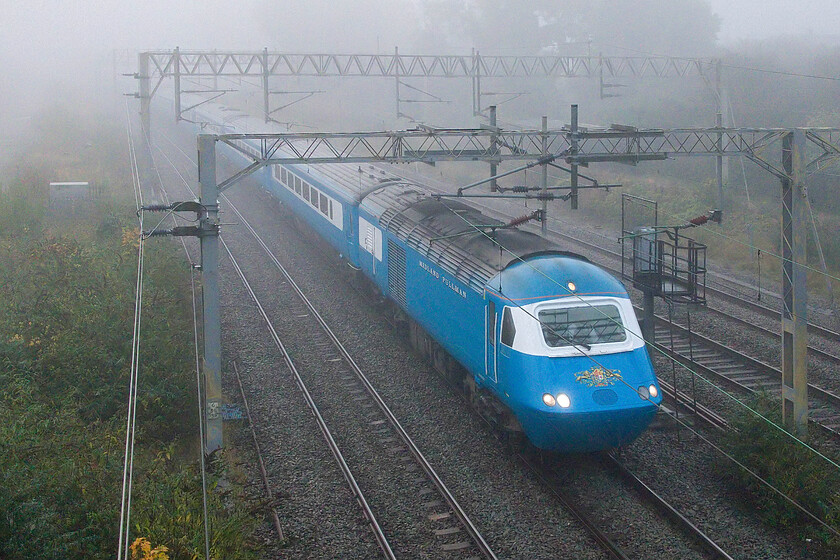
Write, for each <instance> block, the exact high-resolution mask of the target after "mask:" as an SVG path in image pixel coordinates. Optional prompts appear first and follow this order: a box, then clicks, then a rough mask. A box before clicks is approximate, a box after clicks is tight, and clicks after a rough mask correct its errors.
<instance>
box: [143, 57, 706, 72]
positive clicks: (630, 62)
mask: <svg viewBox="0 0 840 560" xmlns="http://www.w3.org/2000/svg"><path fill="white" fill-rule="evenodd" d="M144 54H148V56H149V60H150V62H151V65H152V72H153V75H154V74H156V75H158V76H172V75H174V74H175V72H176V66H178V67H179V68H178V71H179V72H180V74H181V75H182V76H190V77H204V76H237V77H248V76H251V77H262V76H263V75H264V74H265V73H266V72H267V73H268V75H270V76H322V77H329V76H378V77H391V78H397V77H399V78H421V77H434V78H471V77H474V76H476V75H480V76H481V77H484V78H516V77H531V76H545V77H559V78H577V77H583V78H593V77H598V76H600V75H602V72H603V75H604V76H607V77H611V78H627V77H635V78H644V77H657V78H668V77H686V76H709V77H711V75H712V72H713V71H714V69H715V66H716V64H717V60H716V59H710V58H679V57H665V56H635V57H624V56H485V55H481V54H479V53H475V54H472V55H415V54H398V53H394V54H306V53H283V52H272V51H256V52H219V51H183V50H182V51H177V52H176V51H175V50H172V51H148V52H147V53H144Z"/></svg>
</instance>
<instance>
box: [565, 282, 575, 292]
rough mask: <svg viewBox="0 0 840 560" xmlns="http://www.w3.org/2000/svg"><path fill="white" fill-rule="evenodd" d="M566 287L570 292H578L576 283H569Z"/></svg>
mask: <svg viewBox="0 0 840 560" xmlns="http://www.w3.org/2000/svg"><path fill="white" fill-rule="evenodd" d="M566 287H567V288H569V291H570V292H574V291H575V290H577V286H575V283H574V282H569V283H568V284H566Z"/></svg>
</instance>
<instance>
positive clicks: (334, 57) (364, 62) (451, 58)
mask: <svg viewBox="0 0 840 560" xmlns="http://www.w3.org/2000/svg"><path fill="white" fill-rule="evenodd" d="M273 76H277V77H296V76H313V77H377V78H393V79H395V81H396V92H397V116H398V117H399V116H402V115H401V113H400V108H399V102H400V98H399V87H400V83H401V82H400V81H401V80H403V79H406V78H422V77H427V78H468V79H470V81H471V87H472V104H473V113H474V114H475V115H478V114H481V113H482V111H483V107H482V102H481V97H482V91H481V80H482V79H485V78H526V77H534V78H536V77H544V78H590V79H591V78H599V79H600V80H601V85H602V89H603V87H604V80H605V79H611V78H672V77H680V78H685V77H692V76H693V77H701V78H703V79H705V80H706V81H707V82H709V83H710V84H714V85H713V87H715V88H716V91H717V92H719V91H720V60H719V59H713V58H686V57H669V56H601V55H598V56H561V55H542V56H487V55H482V54H480V53H479V52H477V51H474V52H473V53H472V54H470V55H418V54H401V53H400V52H399V50H398V49H396V48H395V49H394V53H393V54H327V53H286V52H279V51H269V50H268V49H267V48H266V49H263V50H262V51H197V50H181V49H180V48H176V49H174V50H160V51H146V52H142V53H140V54H139V55H138V71H137V75H136V77H137V79H139V80H140V98H141V109H140V113H141V116H142V120H143V126H144V129H145V130H148V128H147V127H148V125H149V104H150V103H151V99H152V97H154V95H155V93H156V92H157V90H158V88H159V87H160V85H161V84H162V83H163V81H164V80H165V79H166V78H169V77H171V78H173V80H174V83H175V105H176V107H175V112H176V116H175V118H176V120H180V119H181V118H182V117H181V115H182V109H181V106H180V105H181V93H182V90H181V87H180V81H181V79H182V78H202V77H237V78H258V79H259V80H260V81H261V85H262V90H263V91H262V93H263V116H264V118H265V120H266V122H269V121H270V120H272V119H271V115H272V114H273V113H274V110H272V109H271V104H270V94H271V93H272V92H271V91H270V89H269V78H270V77H273ZM153 80H155V82H154V85H153V86H152V81H153ZM223 91H224V90H218V89H217V88H214V89H208V90H204V93H223ZM192 93H197V92H192Z"/></svg>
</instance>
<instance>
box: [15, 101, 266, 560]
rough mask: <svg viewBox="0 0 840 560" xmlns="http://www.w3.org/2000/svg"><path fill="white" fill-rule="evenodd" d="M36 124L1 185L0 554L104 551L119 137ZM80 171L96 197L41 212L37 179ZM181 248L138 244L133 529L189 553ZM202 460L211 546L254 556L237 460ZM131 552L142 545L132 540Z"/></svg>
mask: <svg viewBox="0 0 840 560" xmlns="http://www.w3.org/2000/svg"><path fill="white" fill-rule="evenodd" d="M43 128H44V130H47V129H48V128H49V130H50V131H51V135H49V136H46V137H42V139H41V140H40V141H39V143H38V145H36V147H35V149H33V150H32V151H31V152H30V153H31V154H32V156H31V158H30V159H29V160H28V161H23V162H22V163H20V164H19V165H18V169H17V172H16V173H15V174H14V175H15V176H12V177H9V175H8V174H7V176H6V178H4V179H3V180H2V188H0V558H9V559H23V558H33V559H34V558H38V559H49V558H55V559H59V558H60V559H66V558H113V557H114V556H115V553H116V549H117V542H118V527H119V503H120V493H121V487H122V478H123V457H124V445H125V424H126V407H127V404H126V401H127V394H128V379H129V371H130V365H131V364H130V362H131V348H132V345H131V341H132V328H133V316H134V288H135V280H136V270H137V243H138V233H139V231H138V230H137V221H136V218H135V216H134V212H133V197H132V196H131V187H130V185H131V182H130V177H129V175H128V170H127V169H128V168H127V164H123V163H119V162H124V161H125V160H126V157H125V155H124V153H120V152H121V150H120V148H114V146H117V147H122V151H124V148H125V140H124V134H123V132H122V131H120V130H110V129H107V128H100V129H99V130H96V131H95V132H92V133H90V134H91V135H92V137H93V140H92V142H90V143H88V144H87V146H86V147H85V148H84V149H79V150H75V149H74V148H73V145H74V144H75V145H81V146H84V144H78V143H77V142H76V140H77V139H78V138H80V137H84V135H85V130H90V128H87V129H86V128H85V127H84V126H80V125H79V123H78V122H73V121H72V119H67V118H62V119H59V122H56V123H53V125H52V126H51V127H46V126H45V127H43ZM64 133H67V136H66V137H65V136H63V134H64ZM74 139H76V140H74ZM75 154H79V155H78V156H76V155H75ZM31 162H38V163H37V164H36V165H33V164H32V163H31ZM79 177H81V178H84V179H86V180H91V181H93V182H97V183H98V184H99V185H100V186H102V187H103V190H104V191H105V194H104V196H103V199H102V200H100V201H98V202H96V203H95V204H94V205H93V206H92V207H90V208H87V209H85V208H82V209H76V210H75V211H68V210H67V209H64V210H62V211H61V212H57V211H55V210H54V209H53V210H51V209H49V208H48V205H47V184H48V181H49V180H50V179H53V180H69V179H76V178H79ZM178 250H179V249H178V248H177V247H176V246H174V245H173V244H171V243H167V242H165V241H163V242H156V243H148V244H147V246H146V256H145V293H144V299H143V301H144V305H143V315H142V323H141V341H142V342H141V347H140V370H139V371H140V383H139V390H138V399H139V400H138V405H137V426H138V433H137V450H136V457H135V463H134V472H135V477H134V488H133V492H132V514H131V535H132V536H131V540H134V539H135V538H141V537H142V538H145V539H147V540H148V543H150V545H151V547H150V548H155V547H159V546H165V547H167V549H168V552H167V553H166V557H169V558H173V559H174V558H185V559H186V558H195V557H203V543H204V534H203V529H202V513H201V512H202V507H201V505H202V504H201V481H200V473H199V462H198V459H197V452H196V446H197V437H198V436H197V434H198V425H197V411H196V410H197V409H196V390H195V372H194V370H193V363H194V358H193V356H194V350H193V344H192V342H193V340H192V331H193V327H192V307H191V291H190V287H189V275H188V274H189V273H188V267H187V265H186V263H185V260H184V257H183V254H179V253H178ZM210 469H211V471H212V472H211V478H210V481H211V492H210V504H209V507H210V511H211V512H212V513H211V525H212V532H213V540H212V550H213V557H214V558H226V559H229V558H251V557H253V556H254V551H253V549H252V547H251V546H250V544H249V542H250V535H251V534H252V533H253V530H254V524H255V521H254V520H253V517H252V516H250V515H249V514H248V512H246V511H245V507H244V505H243V504H244V501H243V491H242V488H241V486H240V485H238V484H236V483H233V482H232V480H233V479H235V478H237V473H236V467H235V466H232V465H231V464H230V462H229V461H227V460H226V458H225V457H224V456H222V457H218V458H217V459H216V460H215V461H213V463H212V464H211V465H210ZM222 479H223V480H225V483H224V484H222V485H218V481H219V480H222ZM221 486H224V487H225V490H224V491H222V490H221ZM136 557H137V558H145V557H151V554H149V555H146V554H144V553H143V551H142V547H138V551H137V554H136Z"/></svg>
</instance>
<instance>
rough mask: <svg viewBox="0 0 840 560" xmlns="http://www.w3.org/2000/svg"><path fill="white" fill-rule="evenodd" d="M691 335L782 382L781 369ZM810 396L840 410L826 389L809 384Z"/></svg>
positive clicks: (678, 327)
mask: <svg viewBox="0 0 840 560" xmlns="http://www.w3.org/2000/svg"><path fill="white" fill-rule="evenodd" d="M657 319H658V320H659V321H660V324H663V325H668V326H669V327H670V326H673V328H674V330H675V331H676V332H678V333H680V334H683V335H685V336H686V337H687V336H689V330H688V329H687V328H685V327H684V326H682V325H680V324H679V323H668V322H667V320H665V319H664V318H662V317H657ZM690 335H691V338H692V339H693V340H696V341H699V342H700V343H701V344H703V345H704V346H706V347H707V348H711V349H713V350H716V351H718V352H720V353H722V354H726V355H728V356H731V357H733V358H734V359H736V360H738V361H740V362H742V363H745V364H747V365H749V366H750V367H752V368H754V369H756V370H758V371H761V372H764V373H766V374H767V376H768V377H769V378H772V379H773V380H781V379H782V372H781V371H780V370H779V369H777V368H775V367H773V366H771V365H769V364H766V363H764V362H762V361H761V360H757V359H755V358H752V357H750V356H748V355H746V354H744V353H743V352H741V351H739V350H735V349H734V348H732V347H730V346H727V345H725V344H723V343H721V342H718V341H716V340H712V339H711V338H708V337H705V336H703V335H700V334H697V333H696V332H693V331H692V332H690ZM658 346H660V347H661V348H662V349H663V350H665V351H670V349H669V348H667V347H666V346H664V345H661V344H660V345H658ZM694 363H696V362H694ZM700 365H702V364H700ZM717 375H720V374H717ZM739 387H741V388H745V389H749V387H746V386H745V385H741V384H739ZM808 394H809V396H811V397H812V398H818V399H822V400H825V401H827V402H829V403H830V404H833V405H834V406H836V407H838V408H840V396H838V395H836V394H834V393H831V392H830V391H826V390H825V389H822V388H821V387H817V386H816V385H812V384H810V383H809V384H808Z"/></svg>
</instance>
